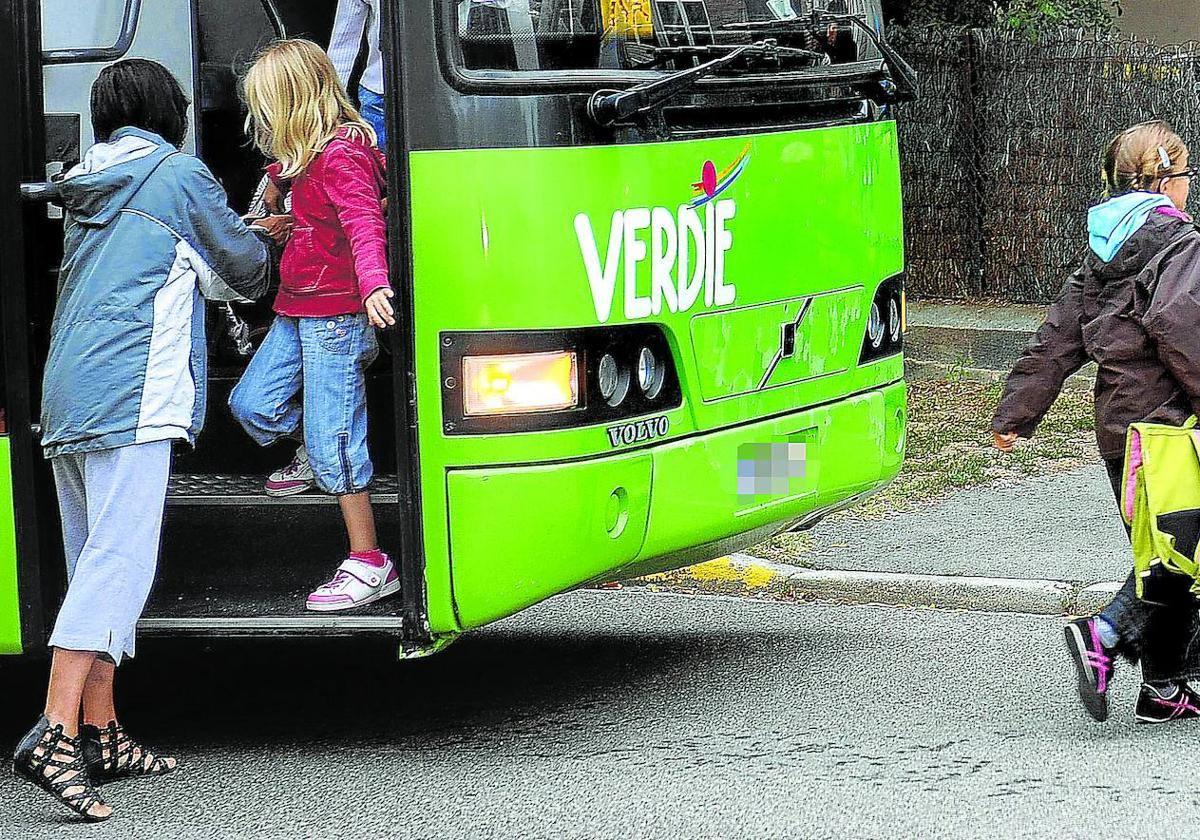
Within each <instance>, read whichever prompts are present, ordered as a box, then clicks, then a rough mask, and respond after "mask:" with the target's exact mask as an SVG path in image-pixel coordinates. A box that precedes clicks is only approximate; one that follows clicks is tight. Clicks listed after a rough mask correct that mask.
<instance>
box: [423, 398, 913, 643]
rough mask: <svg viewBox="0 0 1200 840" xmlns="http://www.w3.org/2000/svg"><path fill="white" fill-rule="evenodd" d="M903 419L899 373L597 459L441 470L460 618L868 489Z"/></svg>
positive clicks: (897, 453)
mask: <svg viewBox="0 0 1200 840" xmlns="http://www.w3.org/2000/svg"><path fill="white" fill-rule="evenodd" d="M906 421H907V404H906V389H905V385H904V383H903V382H898V383H895V384H893V385H890V386H887V387H885V388H881V389H878V390H874V391H869V392H866V393H863V394H859V395H857V396H853V397H848V398H846V399H843V400H840V401H838V402H835V403H830V404H827V405H823V406H818V407H814V408H810V409H805V410H803V411H799V412H796V413H794V414H790V415H786V416H783V417H777V418H773V419H770V420H764V421H760V422H756V423H752V424H747V425H743V426H739V427H735V428H732V429H724V430H720V431H715V432H710V433H707V434H699V435H694V436H690V437H685V438H681V439H677V440H670V441H667V442H664V443H661V444H658V445H654V446H650V447H647V448H645V449H639V450H634V451H630V452H624V453H617V454H614V455H611V456H607V457H603V458H593V459H590V460H584V461H575V462H568V463H558V464H549V465H544V466H528V467H511V468H503V469H476V470H452V471H450V473H449V474H448V477H447V492H448V494H449V509H450V549H451V558H450V567H451V574H452V584H453V597H454V602H455V604H454V606H455V611H456V614H457V616H458V620H459V622H460V628H461V629H470V628H473V627H478V626H481V625H483V624H487V623H489V622H491V621H495V620H497V619H500V618H503V617H505V616H507V615H511V614H513V613H515V612H517V611H519V610H521V609H523V608H525V607H527V606H530V605H532V604H535V603H537V602H538V601H541V600H543V599H545V598H547V597H550V596H552V595H555V594H558V593H560V592H563V591H566V590H568V589H572V588H574V587H576V586H579V585H580V584H584V583H588V582H598V581H605V580H618V579H622V578H629V577H633V576H636V575H641V574H647V573H650V572H656V571H665V570H668V569H673V568H679V567H681V566H686V565H690V564H693V563H698V562H702V561H704V560H709V559H712V558H714V557H717V556H720V555H721V554H724V553H726V552H729V551H736V550H738V549H741V548H745V547H747V546H749V545H752V544H754V543H756V542H758V541H760V540H762V539H765V538H767V537H770V536H771V535H773V534H775V533H778V532H779V531H782V530H785V529H787V528H789V527H791V526H792V525H794V524H796V523H797V522H800V521H802V520H805V519H811V518H812V517H813V516H814V515H816V514H819V512H820V511H821V510H824V509H827V508H832V507H835V506H837V505H838V504H839V503H841V502H844V501H845V500H846V499H849V498H851V497H853V496H856V495H859V494H862V493H866V492H869V491H871V490H873V489H875V488H877V487H880V486H882V485H883V484H886V483H887V482H888V481H890V480H891V479H892V478H893V477H894V476H895V475H896V473H897V472H898V471H899V469H900V465H901V462H902V461H903V458H904V441H905V427H906ZM756 490H757V491H762V492H754V491H756ZM446 629H450V628H446Z"/></svg>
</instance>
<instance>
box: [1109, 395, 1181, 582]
mask: <svg viewBox="0 0 1200 840" xmlns="http://www.w3.org/2000/svg"><path fill="white" fill-rule="evenodd" d="M1121 515H1122V516H1123V517H1124V519H1125V522H1126V523H1127V524H1128V525H1129V526H1130V529H1131V531H1132V534H1131V539H1132V541H1133V567H1134V571H1135V572H1136V577H1137V594H1138V597H1139V598H1144V599H1146V600H1151V601H1159V600H1163V599H1161V598H1159V597H1152V596H1151V590H1153V591H1154V592H1161V591H1162V589H1163V582H1164V580H1166V581H1169V586H1168V587H1167V588H1169V589H1174V590H1176V591H1177V592H1180V593H1182V590H1185V589H1187V588H1188V586H1189V585H1190V590H1191V594H1192V595H1194V596H1200V560H1198V559H1197V545H1198V543H1200V429H1197V428H1196V418H1195V417H1193V418H1191V419H1190V420H1189V421H1188V422H1187V423H1185V424H1184V425H1183V426H1165V425H1160V424H1157V423H1134V424H1133V425H1132V426H1130V427H1129V434H1128V437H1127V438H1126V441H1125V470H1124V474H1123V476H1122V479H1121Z"/></svg>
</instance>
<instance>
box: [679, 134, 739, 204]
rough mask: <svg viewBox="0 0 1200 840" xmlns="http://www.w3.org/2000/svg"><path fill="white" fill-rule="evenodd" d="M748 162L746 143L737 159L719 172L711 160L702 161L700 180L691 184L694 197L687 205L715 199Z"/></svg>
mask: <svg viewBox="0 0 1200 840" xmlns="http://www.w3.org/2000/svg"><path fill="white" fill-rule="evenodd" d="M749 163H750V144H749V143H747V144H746V148H744V149H742V153H741V154H740V155H738V156H737V159H736V160H734V162H733V163H731V164H729V166H727V167H725V168H724V169H723V170H722V171H721V172H719V173H718V172H717V166H716V164H714V163H713V162H712V161H711V160H706V161H705V162H704V168H703V170H702V171H701V173H700V180H699V181H697V182H696V183H694V184H692V190H693V192H694V193H695V197H694V198H693V199H692V203H691V204H689V205H688V206H689V207H693V208H695V207H703V206H704V205H705V204H708V203H709V202H710V201H712V200H713V199H715V198H716V197H717V196H719V195H720V194H721V193H723V192H725V190H727V189H729V188H730V187H732V186H733V182H734V181H736V180H737V179H738V178H739V177H740V176H741V174H742V173H743V172H744V171H745V170H746V165H747V164H749Z"/></svg>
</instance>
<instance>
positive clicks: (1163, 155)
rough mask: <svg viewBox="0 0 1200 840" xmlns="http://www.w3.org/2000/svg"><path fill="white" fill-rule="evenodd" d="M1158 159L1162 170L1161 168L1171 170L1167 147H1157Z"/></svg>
mask: <svg viewBox="0 0 1200 840" xmlns="http://www.w3.org/2000/svg"><path fill="white" fill-rule="evenodd" d="M1158 159H1159V160H1160V161H1162V168H1163V169H1170V168H1171V155H1170V154H1169V153H1168V152H1167V147H1166V146H1159V147H1158Z"/></svg>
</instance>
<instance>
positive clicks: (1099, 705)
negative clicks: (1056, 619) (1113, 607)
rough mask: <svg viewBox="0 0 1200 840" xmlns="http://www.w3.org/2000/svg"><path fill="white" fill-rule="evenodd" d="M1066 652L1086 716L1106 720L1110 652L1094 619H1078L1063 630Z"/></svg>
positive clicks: (1111, 666) (1110, 668) (1110, 666)
mask: <svg viewBox="0 0 1200 840" xmlns="http://www.w3.org/2000/svg"><path fill="white" fill-rule="evenodd" d="M1066 636H1067V650H1069V651H1070V652H1071V660H1072V661H1073V662H1074V663H1075V670H1076V671H1077V672H1078V674H1079V699H1080V700H1082V701H1083V706H1084V708H1085V709H1087V711H1088V714H1089V715H1091V716H1092V717H1093V718H1095V719H1096V720H1098V721H1100V722H1101V723H1103V722H1104V721H1106V720H1108V686H1109V683H1110V682H1111V681H1112V674H1113V651H1112V650H1110V649H1108V648H1106V647H1105V646H1104V645H1103V643H1101V641H1100V633H1099V631H1098V630H1097V629H1096V619H1094V618H1081V619H1079V620H1078V621H1072V622H1071V623H1070V624H1068V625H1067V627H1066Z"/></svg>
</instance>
